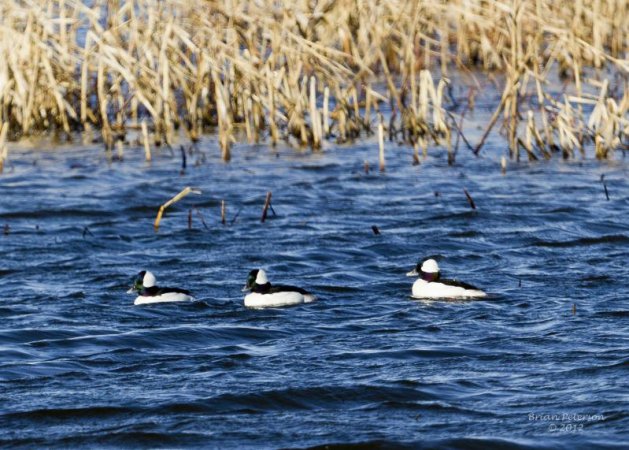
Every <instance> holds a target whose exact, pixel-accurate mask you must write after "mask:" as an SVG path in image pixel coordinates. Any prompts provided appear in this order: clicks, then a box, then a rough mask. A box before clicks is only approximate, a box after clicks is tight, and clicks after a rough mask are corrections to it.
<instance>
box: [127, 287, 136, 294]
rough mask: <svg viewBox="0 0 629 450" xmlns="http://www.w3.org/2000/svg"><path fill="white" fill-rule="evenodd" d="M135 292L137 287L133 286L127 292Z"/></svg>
mask: <svg viewBox="0 0 629 450" xmlns="http://www.w3.org/2000/svg"><path fill="white" fill-rule="evenodd" d="M134 292H135V287H134V286H131V287H130V288H129V290H128V291H127V294H133V293H134Z"/></svg>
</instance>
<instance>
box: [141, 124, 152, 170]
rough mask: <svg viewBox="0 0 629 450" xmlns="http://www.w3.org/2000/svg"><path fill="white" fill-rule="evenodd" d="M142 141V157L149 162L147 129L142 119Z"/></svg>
mask: <svg viewBox="0 0 629 450" xmlns="http://www.w3.org/2000/svg"><path fill="white" fill-rule="evenodd" d="M142 141H143V142H144V159H146V162H151V145H150V144H149V131H148V127H147V125H146V120H143V121H142Z"/></svg>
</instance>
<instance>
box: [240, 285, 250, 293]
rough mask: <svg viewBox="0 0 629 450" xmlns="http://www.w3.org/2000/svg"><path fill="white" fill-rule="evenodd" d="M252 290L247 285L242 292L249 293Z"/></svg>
mask: <svg viewBox="0 0 629 450" xmlns="http://www.w3.org/2000/svg"><path fill="white" fill-rule="evenodd" d="M250 290H251V288H250V287H249V286H247V285H246V284H245V285H244V286H243V287H242V289H241V292H247V291H250Z"/></svg>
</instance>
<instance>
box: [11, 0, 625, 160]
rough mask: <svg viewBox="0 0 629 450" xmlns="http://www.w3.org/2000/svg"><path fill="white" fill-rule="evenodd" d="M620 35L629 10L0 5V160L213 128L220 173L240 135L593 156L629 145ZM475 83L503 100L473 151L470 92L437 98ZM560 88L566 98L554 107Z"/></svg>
mask: <svg viewBox="0 0 629 450" xmlns="http://www.w3.org/2000/svg"><path fill="white" fill-rule="evenodd" d="M628 31H629V6H628V2H627V1H626V0H574V1H572V0H571V1H568V0H566V1H554V0H529V1H523V0H502V1H497V0H449V1H448V0H443V1H435V0H416V1H403V0H374V1H369V0H321V1H316V0H297V1H292V2H288V1H287V2H284V1H281V0H280V1H278V0H257V1H255V0H226V1H210V0H3V1H2V2H0V59H1V61H2V62H1V63H0V130H1V131H0V165H1V164H2V160H3V159H4V158H3V155H4V157H6V140H7V139H19V138H21V137H24V136H28V135H31V134H33V133H38V132H42V131H47V132H49V131H54V133H55V134H56V135H57V136H60V137H62V138H68V139H71V138H72V137H73V136H75V134H76V132H77V131H80V132H82V133H83V136H84V138H85V139H89V140H91V139H93V138H98V139H102V141H103V142H104V143H105V145H106V146H107V147H108V148H110V149H111V148H112V147H114V146H115V145H116V142H117V141H122V140H123V139H124V137H125V134H126V132H127V131H128V130H129V129H138V130H141V129H144V135H145V136H146V135H148V134H151V135H152V136H153V140H154V142H155V143H160V142H166V143H172V142H173V141H174V140H175V139H176V138H177V136H179V135H180V134H181V133H182V131H181V130H184V131H185V133H186V134H187V136H188V137H189V139H191V140H193V141H196V140H197V139H198V138H199V137H200V135H201V134H203V133H206V132H214V131H215V130H216V131H218V136H219V142H220V147H221V151H222V156H223V158H224V159H225V160H228V159H229V157H230V146H231V144H232V143H233V142H234V141H235V139H237V138H241V137H242V138H246V139H247V140H248V141H250V142H257V141H261V140H265V141H270V142H271V143H273V144H274V143H276V142H278V141H279V140H289V141H290V142H292V143H294V144H296V145H302V146H309V147H311V148H312V149H315V150H316V149H318V148H320V147H321V145H322V143H323V142H325V141H326V140H331V139H334V140H335V141H337V142H345V141H347V140H351V139H355V138H357V137H359V136H361V135H365V134H366V133H370V132H371V130H372V128H373V129H374V130H375V129H380V130H386V133H387V134H388V137H389V138H390V139H393V140H396V141H402V142H405V143H406V144H408V145H409V146H412V147H413V148H414V160H415V161H419V157H420V150H421V151H422V152H423V153H426V151H427V148H428V146H429V145H432V144H437V145H441V146H443V147H445V148H446V149H447V151H448V155H449V157H450V161H453V160H454V157H455V152H456V147H457V146H458V145H459V143H460V142H459V141H462V142H464V143H465V145H467V146H468V147H469V148H470V149H471V150H473V151H474V152H476V153H478V151H480V149H481V147H482V145H483V143H484V142H485V138H486V136H487V135H488V134H489V133H490V132H491V130H492V127H493V126H494V124H496V123H502V125H503V126H502V132H504V134H505V136H506V138H507V140H508V143H509V149H510V154H511V157H512V158H519V157H520V154H522V155H527V156H528V157H529V158H530V159H537V158H540V157H541V158H548V157H550V156H551V155H552V154H553V153H555V152H560V153H562V154H563V155H564V156H565V157H570V156H572V155H574V154H575V153H576V152H577V151H585V150H584V149H585V148H586V147H587V146H590V147H591V148H593V149H595V154H596V156H597V157H599V158H606V157H609V156H610V155H611V154H612V152H613V151H614V150H618V149H622V150H626V149H627V136H628V134H629V121H628V119H627V111H628V109H629V87H628V74H629V61H628V60H627V52H628V49H627V46H628V42H627V40H628V39H629V38H628V37H627V36H628ZM478 70H482V71H486V72H491V73H492V74H494V75H493V76H494V77H495V79H496V80H498V83H499V84H498V89H500V90H501V91H502V97H501V100H500V103H499V105H498V107H497V109H496V111H495V113H494V115H493V117H492V119H491V120H490V121H489V123H487V129H486V133H485V135H484V136H483V139H481V141H480V142H479V143H470V142H468V141H467V139H465V135H464V131H463V133H462V134H461V131H462V130H464V118H465V114H466V112H467V111H468V110H469V109H471V108H473V103H474V98H475V97H478V96H482V95H483V93H484V92H483V91H479V90H478V88H472V89H471V90H470V95H469V98H468V101H467V102H465V103H466V104H465V105H461V104H458V105H454V104H451V103H447V102H446V100H445V99H446V97H447V93H448V89H449V88H450V87H449V83H450V82H449V81H448V73H451V74H457V77H456V78H457V80H461V79H463V78H467V79H469V80H473V79H474V75H473V74H474V73H475V72H476V73H478ZM461 74H462V75H464V76H462V75H461ZM558 75H559V76H560V77H562V79H564V80H569V82H570V86H571V87H570V88H569V89H568V90H566V92H565V93H564V94H555V95H552V94H551V90H550V89H549V85H550V84H549V81H548V80H550V79H553V77H557V76H558ZM433 77H435V79H433ZM453 79H454V77H453ZM470 84H471V85H472V86H473V82H470ZM556 84H557V83H555V85H556ZM555 88H556V86H555ZM383 102H386V104H387V110H388V111H389V110H390V111H391V113H390V114H387V115H386V118H385V116H384V115H383V114H381V113H380V108H381V106H382V104H383ZM145 122H147V123H148V129H147V128H146V125H144V124H145ZM143 125H144V127H143ZM93 135H94V136H93ZM453 141H455V142H456V143H455V142H453ZM146 152H147V158H149V157H150V150H149V149H148V144H147V145H146Z"/></svg>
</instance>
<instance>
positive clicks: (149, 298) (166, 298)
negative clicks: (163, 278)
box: [127, 270, 194, 305]
mask: <svg viewBox="0 0 629 450" xmlns="http://www.w3.org/2000/svg"><path fill="white" fill-rule="evenodd" d="M156 283H157V279H156V278H155V275H153V273H151V272H149V271H147V270H143V271H141V272H140V273H138V274H137V275H136V277H135V279H134V280H133V285H132V286H131V289H129V290H128V291H127V294H133V293H134V292H137V293H138V297H137V298H136V299H135V301H134V302H133V304H134V305H150V304H152V303H165V302H186V301H192V300H194V297H193V296H192V294H190V291H187V290H185V289H179V288H171V287H158V286H156Z"/></svg>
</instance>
